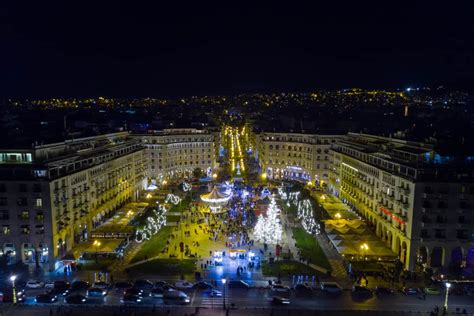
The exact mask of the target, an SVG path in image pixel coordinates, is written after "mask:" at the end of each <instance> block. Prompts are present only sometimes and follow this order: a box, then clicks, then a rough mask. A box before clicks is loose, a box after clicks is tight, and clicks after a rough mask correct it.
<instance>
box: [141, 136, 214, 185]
mask: <svg viewBox="0 0 474 316" xmlns="http://www.w3.org/2000/svg"><path fill="white" fill-rule="evenodd" d="M134 137H136V138H138V139H140V140H141V142H142V144H143V145H144V146H145V147H146V155H147V157H148V176H149V178H150V183H161V182H162V181H163V180H166V179H171V178H174V177H188V176H192V173H193V171H194V170H195V169H196V168H199V169H201V170H202V171H203V172H205V173H206V174H210V172H212V170H214V169H215V168H216V146H215V135H214V133H212V132H210V131H208V130H199V129H194V128H185V129H164V130H162V131H159V132H155V133H149V134H141V135H134Z"/></svg>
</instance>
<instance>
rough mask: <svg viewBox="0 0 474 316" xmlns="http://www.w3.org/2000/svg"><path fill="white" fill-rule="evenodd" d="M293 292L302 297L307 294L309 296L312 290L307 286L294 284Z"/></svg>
mask: <svg viewBox="0 0 474 316" xmlns="http://www.w3.org/2000/svg"><path fill="white" fill-rule="evenodd" d="M295 292H296V293H297V294H303V295H307V294H311V293H312V292H313V290H312V289H311V288H310V287H309V286H307V285H304V284H296V286H295Z"/></svg>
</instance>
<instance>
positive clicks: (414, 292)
mask: <svg viewBox="0 0 474 316" xmlns="http://www.w3.org/2000/svg"><path fill="white" fill-rule="evenodd" d="M402 293H403V294H405V295H417V294H418V289H417V288H416V287H404V288H402Z"/></svg>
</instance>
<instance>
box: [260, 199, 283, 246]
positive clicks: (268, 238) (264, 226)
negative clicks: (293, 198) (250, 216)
mask: <svg viewBox="0 0 474 316" xmlns="http://www.w3.org/2000/svg"><path fill="white" fill-rule="evenodd" d="M279 214H280V209H279V208H278V206H277V204H276V202H275V199H274V198H272V199H271V201H270V205H269V206H268V210H267V214H266V216H263V215H262V214H260V215H259V216H258V219H257V224H256V225H255V228H254V235H255V238H256V239H257V240H259V241H262V242H264V243H267V244H272V245H276V244H278V243H279V242H280V241H281V236H282V227H281V223H280V219H279V217H278V216H279Z"/></svg>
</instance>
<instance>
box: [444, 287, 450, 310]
mask: <svg viewBox="0 0 474 316" xmlns="http://www.w3.org/2000/svg"><path fill="white" fill-rule="evenodd" d="M450 287H451V283H449V282H446V296H445V298H444V310H445V311H446V312H447V311H448V295H449V288H450Z"/></svg>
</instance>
